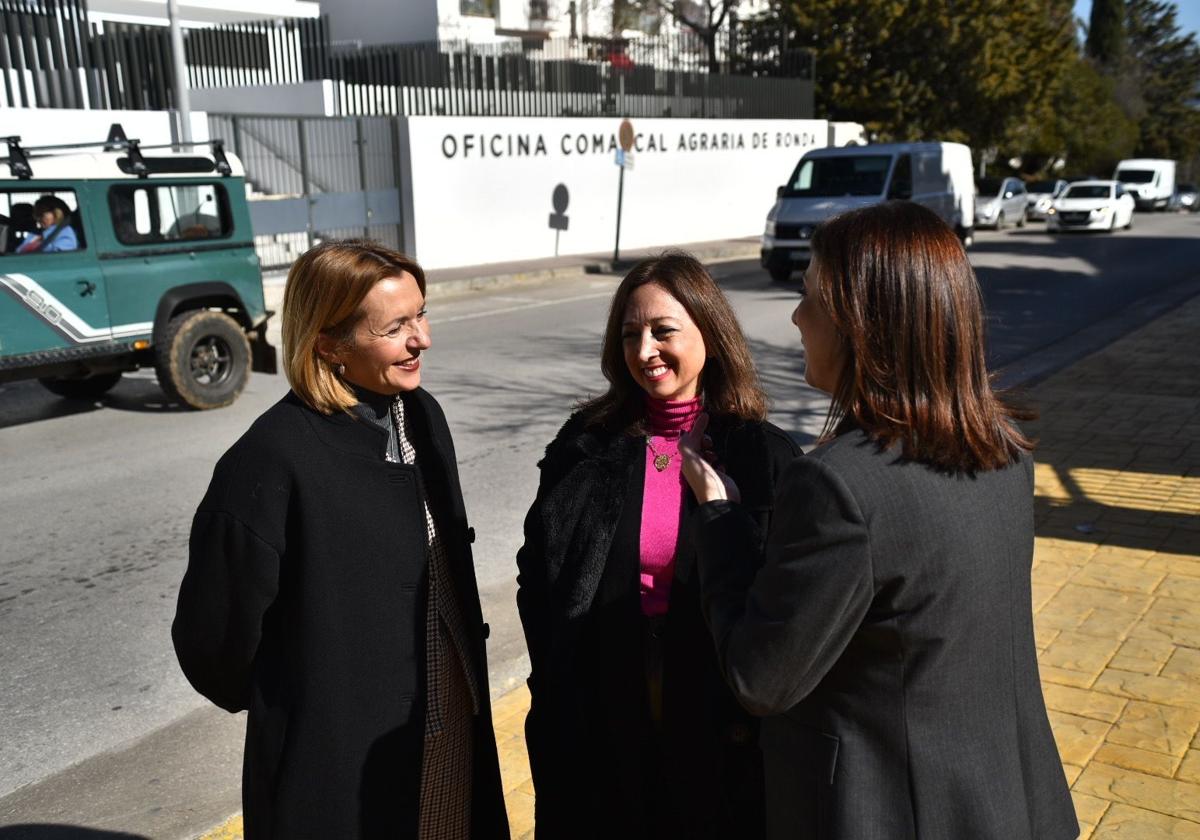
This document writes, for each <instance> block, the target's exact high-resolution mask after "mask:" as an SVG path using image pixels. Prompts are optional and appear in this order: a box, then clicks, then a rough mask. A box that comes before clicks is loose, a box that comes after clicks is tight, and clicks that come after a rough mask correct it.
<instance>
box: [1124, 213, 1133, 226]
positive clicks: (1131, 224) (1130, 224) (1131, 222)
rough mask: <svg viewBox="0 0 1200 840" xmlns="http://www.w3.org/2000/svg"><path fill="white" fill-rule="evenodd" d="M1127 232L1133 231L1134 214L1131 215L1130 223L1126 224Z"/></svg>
mask: <svg viewBox="0 0 1200 840" xmlns="http://www.w3.org/2000/svg"><path fill="white" fill-rule="evenodd" d="M1125 230H1133V214H1132V213H1130V214H1129V221H1128V222H1126V223H1125Z"/></svg>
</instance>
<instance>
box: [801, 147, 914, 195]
mask: <svg viewBox="0 0 1200 840" xmlns="http://www.w3.org/2000/svg"><path fill="white" fill-rule="evenodd" d="M891 165H892V156H891V155H846V156H845V157H823V158H809V159H807V160H802V161H800V163H799V165H798V166H797V167H796V171H795V172H793V173H792V177H791V180H790V181H788V187H787V189H786V190H785V191H784V193H783V194H784V196H785V197H787V198H835V197H839V196H847V195H871V196H874V195H883V187H884V184H885V183H886V182H887V174H888V168H889V167H891Z"/></svg>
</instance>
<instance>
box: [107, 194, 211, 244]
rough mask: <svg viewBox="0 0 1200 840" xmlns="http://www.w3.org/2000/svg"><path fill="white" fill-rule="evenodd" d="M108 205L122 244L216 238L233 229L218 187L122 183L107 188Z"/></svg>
mask: <svg viewBox="0 0 1200 840" xmlns="http://www.w3.org/2000/svg"><path fill="white" fill-rule="evenodd" d="M108 205H109V211H110V212H111V214H112V223H113V232H114V233H116V235H117V239H119V240H120V241H121V242H122V243H124V244H125V245H143V244H147V243H159V244H162V243H171V242H179V241H183V240H194V239H220V238H223V237H226V236H228V235H229V234H230V233H231V232H232V228H233V225H232V222H231V218H230V213H229V201H228V197H227V196H226V194H225V188H224V187H223V186H221V185H220V184H206V183H194V184H169V185H168V184H163V185H158V184H154V185H150V184H145V185H143V184H137V185H132V184H130V185H124V184H123V185H119V186H114V187H112V188H110V189H109V192H108Z"/></svg>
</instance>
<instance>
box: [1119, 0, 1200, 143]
mask: <svg viewBox="0 0 1200 840" xmlns="http://www.w3.org/2000/svg"><path fill="white" fill-rule="evenodd" d="M1177 13H1178V12H1177V9H1176V7H1175V4H1174V3H1169V2H1163V0H1126V6H1125V25H1126V34H1125V39H1126V61H1125V63H1124V64H1123V68H1122V69H1123V70H1124V72H1125V74H1126V77H1127V78H1129V79H1131V80H1132V82H1133V85H1134V87H1135V92H1136V97H1130V101H1126V102H1123V103H1122V104H1123V105H1124V106H1125V107H1126V109H1127V111H1128V112H1129V113H1130V116H1132V117H1134V118H1135V119H1137V121H1138V123H1139V127H1140V134H1141V136H1140V138H1139V140H1138V146H1137V153H1138V154H1140V155H1145V156H1146V157H1161V158H1172V159H1175V160H1180V161H1184V160H1189V159H1191V158H1192V157H1194V156H1195V155H1196V154H1197V153H1198V152H1200V110H1197V107H1196V101H1195V100H1196V92H1197V90H1198V89H1200V44H1197V42H1196V36H1195V35H1193V34H1191V33H1188V34H1186V35H1184V34H1183V33H1181V32H1180V30H1179V25H1178V23H1177V22H1176V20H1177Z"/></svg>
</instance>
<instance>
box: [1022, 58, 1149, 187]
mask: <svg viewBox="0 0 1200 840" xmlns="http://www.w3.org/2000/svg"><path fill="white" fill-rule="evenodd" d="M1114 89H1115V85H1114V83H1113V80H1112V79H1111V78H1110V77H1109V76H1107V75H1105V74H1104V73H1101V72H1100V71H1099V70H1098V69H1097V68H1096V66H1095V63H1094V62H1093V61H1091V60H1090V59H1088V58H1087V57H1086V56H1084V55H1082V54H1078V55H1076V56H1075V57H1074V58H1073V60H1072V61H1071V62H1070V63H1069V64H1068V65H1067V66H1066V67H1065V68H1064V72H1063V75H1062V78H1061V79H1060V84H1059V86H1058V89H1057V91H1056V92H1055V94H1054V97H1053V101H1052V103H1051V107H1050V109H1049V111H1048V119H1046V120H1045V121H1044V122H1042V123H1040V124H1039V126H1038V129H1037V131H1036V132H1035V133H1034V134H1033V136H1031V137H1030V139H1029V142H1028V143H1027V144H1026V146H1025V147H1024V151H1023V153H1022V157H1023V158H1025V160H1026V162H1027V163H1026V166H1025V167H1024V168H1025V171H1026V172H1030V173H1036V174H1042V173H1045V172H1048V169H1049V167H1050V166H1052V165H1053V164H1054V163H1055V162H1056V161H1059V160H1062V161H1064V162H1065V163H1066V166H1067V170H1066V171H1067V172H1068V173H1069V174H1072V175H1084V174H1092V175H1103V174H1106V173H1109V172H1112V171H1113V169H1114V168H1115V167H1116V164H1117V162H1118V161H1120V160H1122V159H1124V158H1128V157H1130V156H1131V155H1132V154H1133V150H1134V148H1135V146H1136V145H1137V141H1138V126H1137V123H1135V122H1134V121H1133V120H1131V119H1129V117H1127V116H1126V115H1125V114H1124V112H1122V110H1121V109H1120V108H1119V107H1117V103H1116V100H1115V97H1114Z"/></svg>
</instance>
